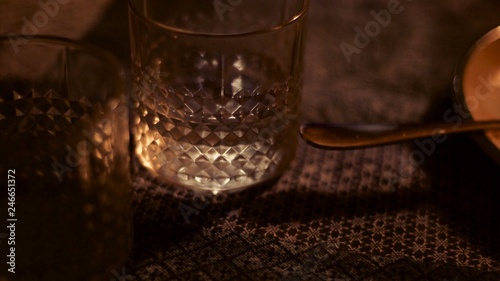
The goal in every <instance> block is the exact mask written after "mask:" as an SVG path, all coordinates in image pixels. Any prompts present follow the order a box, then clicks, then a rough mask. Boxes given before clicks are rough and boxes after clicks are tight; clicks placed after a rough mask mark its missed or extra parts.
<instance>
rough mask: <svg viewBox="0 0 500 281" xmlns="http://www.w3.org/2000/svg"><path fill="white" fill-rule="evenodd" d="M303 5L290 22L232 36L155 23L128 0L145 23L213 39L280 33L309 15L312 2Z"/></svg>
mask: <svg viewBox="0 0 500 281" xmlns="http://www.w3.org/2000/svg"><path fill="white" fill-rule="evenodd" d="M301 1H302V3H303V5H302V8H301V9H300V11H298V12H297V13H295V14H294V15H293V16H292V17H290V19H289V20H287V21H286V22H284V23H282V24H278V25H274V26H271V27H269V28H265V29H258V30H254V31H249V32H241V33H230V34H221V33H205V32H197V31H191V30H187V29H183V28H177V27H173V26H170V25H166V24H162V23H159V22H157V21H154V20H152V19H150V18H148V17H146V16H145V15H144V13H141V12H139V10H138V9H137V7H136V5H135V2H136V1H135V0H128V6H129V9H130V11H131V12H132V13H133V14H134V15H135V16H136V17H137V18H139V19H140V20H141V21H143V22H144V23H147V24H150V25H154V26H156V27H159V28H162V29H165V30H168V31H170V32H173V33H177V34H182V35H187V36H200V37H211V38H228V37H243V36H252V35H260V34H266V33H270V32H274V31H278V30H281V29H283V28H284V27H286V26H289V25H292V24H294V23H296V22H298V21H300V20H302V19H303V18H305V16H306V15H307V11H308V10H309V5H310V0H301Z"/></svg>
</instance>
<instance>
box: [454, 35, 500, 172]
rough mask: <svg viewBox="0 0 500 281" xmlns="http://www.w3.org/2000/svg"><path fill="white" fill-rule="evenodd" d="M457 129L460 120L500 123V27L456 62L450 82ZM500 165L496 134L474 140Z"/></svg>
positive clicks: (479, 41)
mask: <svg viewBox="0 0 500 281" xmlns="http://www.w3.org/2000/svg"><path fill="white" fill-rule="evenodd" d="M454 89H455V98H456V103H457V104H455V105H454V111H455V113H456V114H457V115H456V119H455V121H456V122H457V125H459V123H460V121H461V120H460V118H462V119H464V120H465V119H473V120H475V121H486V120H498V119H500V26H498V27H496V28H494V29H492V30H490V31H489V32H488V33H486V34H485V35H483V36H482V37H481V38H480V39H479V40H477V41H476V43H475V44H474V45H473V46H472V47H471V48H470V49H469V50H468V52H467V53H466V55H465V56H464V58H463V59H462V61H461V62H460V64H459V66H458V68H457V72H456V75H455V79H454ZM474 139H475V140H476V141H477V142H478V144H479V145H480V146H481V147H482V148H483V149H484V150H485V151H486V153H488V154H489V155H490V156H491V157H492V158H493V159H494V160H495V161H497V162H498V163H499V164H500V131H487V132H485V133H484V134H479V135H477V136H474Z"/></svg>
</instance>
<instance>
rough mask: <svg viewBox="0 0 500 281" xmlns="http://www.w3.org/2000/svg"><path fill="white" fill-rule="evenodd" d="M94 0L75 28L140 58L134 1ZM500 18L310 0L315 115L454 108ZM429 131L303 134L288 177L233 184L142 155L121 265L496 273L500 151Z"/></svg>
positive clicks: (488, 7) (421, 5) (454, 276)
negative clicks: (226, 189) (131, 23)
mask: <svg viewBox="0 0 500 281" xmlns="http://www.w3.org/2000/svg"><path fill="white" fill-rule="evenodd" d="M80 2H81V1H77V0H75V2H74V5H76V3H80ZM88 2H90V3H92V2H95V3H99V4H100V5H95V6H92V5H91V4H87V5H86V6H88V7H87V8H88V9H89V10H92V11H93V10H94V9H96V7H99V8H102V9H103V10H102V11H101V12H85V9H82V8H81V7H80V6H79V7H78V9H79V10H78V11H77V12H76V13H77V17H76V19H75V16H74V15H73V16H72V18H71V19H68V21H75V20H77V18H78V15H80V16H81V17H85V16H86V15H88V14H91V15H93V16H95V17H98V18H99V19H100V21H99V20H95V21H90V20H84V21H83V22H85V23H87V24H91V28H86V29H85V28H80V29H79V30H80V32H81V33H80V34H76V33H71V34H73V35H74V36H75V37H81V38H83V39H84V40H87V41H89V42H92V43H95V44H98V45H100V46H102V47H104V48H107V49H109V50H110V51H111V52H113V53H114V54H115V55H116V56H118V57H119V58H120V59H122V61H123V62H124V63H125V64H128V63H129V57H128V31H127V28H128V25H127V14H126V13H127V10H126V9H127V8H126V3H125V1H115V2H111V3H105V2H106V1H88ZM103 3H104V4H103ZM72 4H73V3H72V2H71V3H68V4H66V6H67V7H66V8H68V7H71V5H72ZM381 11H389V13H382V12H381ZM382 14H384V15H386V17H385V18H381V15H382ZM388 14H389V15H390V17H387V15H388ZM59 20H61V19H60V18H59V19H58V21H59ZM73 24H74V23H73ZM499 24H500V2H498V1H497V0H481V1H477V0H464V1H453V0H443V1H427V0H418V1H417V0H413V1H411V0H407V1H405V0H400V1H398V0H370V1H366V0H349V1H347V0H339V1H332V0H312V3H311V10H310V17H309V25H308V27H309V28H308V30H309V31H308V37H307V48H306V53H307V55H306V72H305V83H304V91H303V103H302V108H303V119H304V121H315V122H402V123H403V122H411V123H413V122H425V121H431V120H435V121H443V118H444V117H443V116H444V114H446V113H447V112H448V111H449V110H453V109H454V107H453V101H452V100H451V98H450V97H451V95H452V93H453V90H452V80H453V75H454V68H455V66H456V64H457V62H458V61H459V59H460V58H461V56H462V55H463V53H464V52H465V50H466V49H467V48H468V47H469V46H470V45H471V43H472V42H473V41H474V40H475V39H476V38H477V37H478V36H480V35H481V34H483V33H484V32H486V31H488V30H489V29H491V28H492V27H494V26H496V25H499ZM60 26H61V25H60ZM58 30H59V29H57V28H54V29H52V30H51V29H44V30H43V31H44V33H52V34H58ZM360 30H361V31H364V33H365V34H368V35H366V37H364V36H361V37H360V36H357V34H358V33H359V31H360ZM2 32H5V30H2ZM82 34H83V35H82ZM80 35H82V36H80ZM362 39H366V40H365V41H363V40H362ZM423 143H424V142H421V143H420V145H419V143H418V142H407V143H402V144H394V145H388V146H384V147H376V148H369V149H359V150H352V151H321V150H319V149H316V148H312V147H309V146H308V145H306V144H304V143H303V142H301V143H300V146H299V148H298V152H297V157H296V159H295V160H294V162H293V164H292V166H291V167H290V168H289V170H288V171H287V172H286V173H285V175H284V176H283V177H282V178H281V179H280V180H279V181H278V182H276V183H275V184H273V185H269V186H266V187H263V188H260V189H251V190H247V191H244V192H241V193H237V194H232V195H228V196H217V197H201V196H199V195H196V194H194V193H192V192H191V191H187V190H184V189H181V188H178V187H173V186H168V185H164V184H161V183H158V182H156V181H155V180H154V179H151V178H150V177H148V175H147V173H145V172H144V171H139V172H138V173H137V175H136V177H135V180H134V184H135V193H134V194H135V197H134V208H135V209H134V210H135V239H134V249H133V253H132V256H131V257H130V260H129V262H128V263H127V265H126V266H125V267H124V268H122V269H117V270H116V272H115V273H116V274H115V275H116V278H115V279H116V280H349V281H350V280H439V281H444V280H500V216H499V215H500V207H499V204H498V202H499V199H500V197H499V196H498V194H499V193H498V188H499V187H500V167H499V166H498V165H497V164H496V163H495V162H494V161H492V160H491V159H490V158H489V156H488V155H486V154H485V153H484V152H483V151H482V150H481V149H480V148H479V147H478V146H477V145H476V143H475V142H474V141H473V140H471V139H470V137H469V136H468V135H456V136H449V137H448V138H447V139H446V140H445V141H444V142H442V143H436V142H425V145H423ZM417 154H418V155H423V157H421V158H419V159H417V158H415V155H417ZM417 160H418V161H417Z"/></svg>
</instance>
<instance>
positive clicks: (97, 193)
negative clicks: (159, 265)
mask: <svg viewBox="0 0 500 281" xmlns="http://www.w3.org/2000/svg"><path fill="white" fill-rule="evenodd" d="M15 40H22V41H15ZM0 65H1V67H0V154H1V157H0V173H1V174H0V175H1V176H0V178H1V181H2V183H1V184H2V186H3V187H4V188H2V190H1V192H0V208H1V214H2V215H1V216H0V219H1V224H2V225H4V224H6V225H7V226H8V227H7V228H5V227H2V228H1V229H0V235H1V236H0V240H1V243H0V249H1V250H0V252H1V253H2V254H1V258H0V261H1V264H2V270H1V271H0V280H51V281H52V280H106V281H109V280H112V278H114V276H116V274H117V273H119V274H120V275H121V274H122V272H123V271H122V268H123V265H124V263H125V261H126V258H127V256H128V253H129V251H130V247H131V242H132V219H131V218H132V216H131V206H130V203H131V202H130V200H131V183H130V177H129V174H130V170H129V151H128V149H129V145H128V143H129V133H128V105H127V104H126V102H125V98H124V88H125V86H124V84H125V83H124V79H123V78H124V75H123V71H122V69H123V68H122V67H121V66H120V65H119V64H118V63H117V61H116V60H115V59H114V58H113V57H111V56H110V55H108V54H107V53H105V52H103V51H100V50H98V49H95V48H93V47H90V46H85V45H81V44H77V43H74V42H71V41H67V40H63V39H55V38H48V37H34V38H30V39H26V38H21V39H19V38H12V37H11V38H5V37H4V38H1V37H0ZM6 266H7V267H6Z"/></svg>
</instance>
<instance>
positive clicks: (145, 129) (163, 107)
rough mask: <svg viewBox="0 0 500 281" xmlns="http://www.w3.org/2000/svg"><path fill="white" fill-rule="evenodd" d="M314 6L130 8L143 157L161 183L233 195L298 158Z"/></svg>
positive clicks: (153, 2) (220, 3)
mask: <svg viewBox="0 0 500 281" xmlns="http://www.w3.org/2000/svg"><path fill="white" fill-rule="evenodd" d="M308 6H309V0H279V1H278V0H275V1H269V0H251V1H250V0H248V1H243V0H216V1H196V0H186V1H173V0H167V1H165V0H130V1H129V7H130V9H129V10H130V13H129V16H130V27H131V49H132V62H133V83H134V89H133V93H132V98H133V100H134V104H133V108H132V112H131V114H132V118H131V128H132V134H133V136H134V137H133V140H134V142H135V155H136V157H137V159H138V160H139V161H140V163H141V164H142V165H143V166H144V167H146V168H148V169H149V170H150V171H151V172H152V173H153V174H155V175H156V176H158V177H160V178H163V179H165V180H166V181H168V182H171V183H174V184H180V185H182V186H188V187H192V188H194V189H198V190H200V189H201V190H209V191H212V192H214V193H217V192H219V191H232V190H238V189H241V188H245V187H249V186H252V185H256V184H259V183H263V182H266V181H270V180H273V179H276V178H277V177H278V176H280V174H282V173H283V171H284V170H285V169H286V167H287V166H288V165H289V163H290V162H291V160H292V159H293V157H294V154H295V150H296V146H297V141H298V137H297V136H298V133H297V132H298V126H299V124H298V114H299V103H300V92H301V84H302V73H303V62H302V61H303V38H304V33H305V19H306V14H307V9H308Z"/></svg>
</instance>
